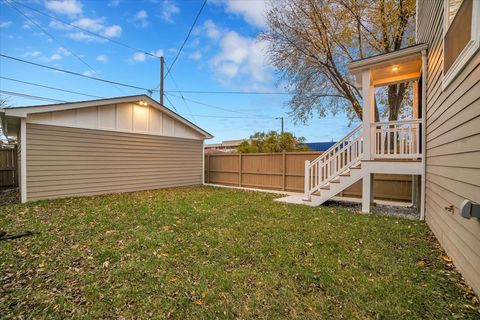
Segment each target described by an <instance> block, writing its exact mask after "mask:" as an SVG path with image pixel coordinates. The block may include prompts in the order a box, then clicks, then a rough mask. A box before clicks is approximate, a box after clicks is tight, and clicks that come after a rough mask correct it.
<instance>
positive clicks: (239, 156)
mask: <svg viewBox="0 0 480 320" xmlns="http://www.w3.org/2000/svg"><path fill="white" fill-rule="evenodd" d="M238 186H239V187H241V186H242V153H241V152H239V153H238Z"/></svg>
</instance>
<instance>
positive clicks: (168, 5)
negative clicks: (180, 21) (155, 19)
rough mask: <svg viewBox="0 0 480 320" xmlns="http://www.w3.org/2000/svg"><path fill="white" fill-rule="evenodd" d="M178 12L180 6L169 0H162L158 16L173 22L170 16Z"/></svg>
mask: <svg viewBox="0 0 480 320" xmlns="http://www.w3.org/2000/svg"><path fill="white" fill-rule="evenodd" d="M178 13H180V8H178V6H177V5H176V4H175V3H173V2H172V1H170V0H164V1H163V3H162V11H161V14H160V17H161V18H162V19H163V20H164V21H166V22H173V20H172V16H173V15H174V14H178Z"/></svg>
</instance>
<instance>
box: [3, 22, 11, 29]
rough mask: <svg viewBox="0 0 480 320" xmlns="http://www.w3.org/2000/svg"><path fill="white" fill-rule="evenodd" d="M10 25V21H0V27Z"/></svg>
mask: <svg viewBox="0 0 480 320" xmlns="http://www.w3.org/2000/svg"><path fill="white" fill-rule="evenodd" d="M11 25H12V21H0V28H8V27H10V26H11Z"/></svg>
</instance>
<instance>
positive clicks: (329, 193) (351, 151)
mask: <svg viewBox="0 0 480 320" xmlns="http://www.w3.org/2000/svg"><path fill="white" fill-rule="evenodd" d="M362 156H363V126H362V125H360V126H358V127H356V128H355V129H353V130H352V131H351V132H350V133H348V134H347V135H346V136H345V137H344V138H343V139H342V140H340V141H339V142H337V143H336V144H335V145H333V146H332V147H331V148H330V149H328V150H327V151H325V152H324V153H323V154H322V155H321V156H319V157H318V158H316V159H315V160H313V161H311V162H310V161H306V162H305V194H304V195H303V196H299V195H291V196H288V197H285V198H280V199H276V200H277V201H280V202H287V203H297V204H305V205H308V206H319V205H321V204H323V203H324V202H326V201H328V200H329V199H331V198H333V197H334V196H336V195H337V194H338V193H340V192H342V191H343V190H345V189H347V188H348V187H350V186H351V185H352V184H354V183H355V182H357V181H359V180H361V179H362V178H363V177H364V176H365V175H366V174H368V173H367V172H366V170H364V169H362Z"/></svg>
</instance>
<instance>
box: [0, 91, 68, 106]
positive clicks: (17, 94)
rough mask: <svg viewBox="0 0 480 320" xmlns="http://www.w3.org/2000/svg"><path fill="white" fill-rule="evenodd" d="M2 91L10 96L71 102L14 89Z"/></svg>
mask: <svg viewBox="0 0 480 320" xmlns="http://www.w3.org/2000/svg"><path fill="white" fill-rule="evenodd" d="M0 93H3V94H8V95H10V96H17V97H21V98H27V99H33V100H41V101H49V102H60V103H65V102H70V101H65V100H58V99H52V98H46V97H40V96H34V95H31V94H26V93H20V92H13V91H6V90H0Z"/></svg>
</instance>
